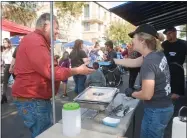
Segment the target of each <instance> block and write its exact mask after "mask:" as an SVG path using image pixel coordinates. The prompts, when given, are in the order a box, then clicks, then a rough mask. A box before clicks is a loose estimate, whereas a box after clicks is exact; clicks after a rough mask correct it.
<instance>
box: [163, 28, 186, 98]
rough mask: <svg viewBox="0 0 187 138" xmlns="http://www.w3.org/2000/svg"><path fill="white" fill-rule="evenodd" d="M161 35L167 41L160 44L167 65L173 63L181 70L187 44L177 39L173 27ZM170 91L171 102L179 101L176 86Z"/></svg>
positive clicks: (179, 94) (179, 93)
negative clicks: (164, 36)
mask: <svg viewBox="0 0 187 138" xmlns="http://www.w3.org/2000/svg"><path fill="white" fill-rule="evenodd" d="M163 33H164V34H165V35H166V37H167V40H166V41H164V42H163V43H162V48H163V49H164V54H165V56H166V58H167V61H168V64H171V63H174V62H175V63H177V64H179V65H180V66H181V67H182V68H183V64H184V62H185V57H186V55H187V42H186V41H184V40H181V39H178V38H177V30H176V28H175V27H169V28H167V29H165V31H164V32H163ZM176 73H177V72H176ZM172 89H173V90H174V91H172V96H171V98H172V99H173V100H176V99H179V97H180V96H182V95H181V92H179V91H177V89H178V88H177V86H175V88H172Z"/></svg>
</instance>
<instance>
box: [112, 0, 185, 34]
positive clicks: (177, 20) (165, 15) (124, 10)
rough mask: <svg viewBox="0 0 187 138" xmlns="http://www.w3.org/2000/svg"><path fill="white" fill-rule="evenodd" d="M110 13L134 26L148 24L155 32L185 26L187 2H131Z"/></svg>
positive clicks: (113, 9) (115, 8)
mask: <svg viewBox="0 0 187 138" xmlns="http://www.w3.org/2000/svg"><path fill="white" fill-rule="evenodd" d="M110 11H111V12H113V13H115V14H116V15H118V16H120V17H121V18H123V19H125V20H126V21H128V22H130V23H131V24H133V25H135V26H139V25H141V24H144V23H148V24H151V25H153V26H154V27H155V28H156V29H157V30H162V29H165V28H167V27H168V26H179V25H183V24H187V1H150V2H149V1H142V2H140V1H133V2H126V3H124V4H122V5H119V6H117V7H114V8H111V9H110Z"/></svg>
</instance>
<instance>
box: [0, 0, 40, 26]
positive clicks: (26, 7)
mask: <svg viewBox="0 0 187 138" xmlns="http://www.w3.org/2000/svg"><path fill="white" fill-rule="evenodd" d="M2 7H3V8H2V9H3V10H2V16H3V18H5V19H8V20H11V21H13V22H16V23H19V24H23V25H25V26H29V27H30V26H31V24H32V22H33V21H34V20H35V18H36V16H37V15H36V11H35V9H36V8H37V3H36V2H24V1H21V2H16V1H10V2H5V3H4V4H3V6H2Z"/></svg>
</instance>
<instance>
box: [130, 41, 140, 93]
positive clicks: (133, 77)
mask: <svg viewBox="0 0 187 138" xmlns="http://www.w3.org/2000/svg"><path fill="white" fill-rule="evenodd" d="M127 47H128V55H127V57H128V58H131V59H136V58H138V57H140V56H141V54H140V53H138V52H136V51H134V50H133V47H132V44H128V45H127ZM139 72H140V68H129V88H132V89H134V84H135V82H136V78H137V76H138V73H139Z"/></svg>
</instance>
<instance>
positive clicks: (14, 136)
mask: <svg viewBox="0 0 187 138" xmlns="http://www.w3.org/2000/svg"><path fill="white" fill-rule="evenodd" d="M128 78H129V76H128V75H123V84H122V85H121V86H120V89H121V90H124V89H125V88H126V87H127V86H128ZM138 81H139V77H137V79H136V84H138ZM73 89H74V82H73V78H72V77H71V78H69V80H68V96H69V98H68V97H66V98H61V96H62V88H60V89H59V93H58V94H57V95H56V97H55V99H56V100H55V103H56V104H55V107H56V121H57V122H58V121H59V120H61V118H62V112H61V111H62V106H63V103H64V102H67V101H72V99H73V98H74V97H75V94H74V93H73ZM8 95H9V98H8V99H9V102H8V103H7V104H3V105H1V137H2V138H30V132H29V130H28V128H26V127H25V126H24V124H23V120H22V119H21V118H20V116H19V115H18V113H17V110H16V108H15V106H14V104H13V102H12V99H11V88H10V89H9V92H8Z"/></svg>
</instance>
